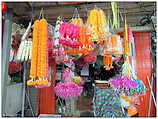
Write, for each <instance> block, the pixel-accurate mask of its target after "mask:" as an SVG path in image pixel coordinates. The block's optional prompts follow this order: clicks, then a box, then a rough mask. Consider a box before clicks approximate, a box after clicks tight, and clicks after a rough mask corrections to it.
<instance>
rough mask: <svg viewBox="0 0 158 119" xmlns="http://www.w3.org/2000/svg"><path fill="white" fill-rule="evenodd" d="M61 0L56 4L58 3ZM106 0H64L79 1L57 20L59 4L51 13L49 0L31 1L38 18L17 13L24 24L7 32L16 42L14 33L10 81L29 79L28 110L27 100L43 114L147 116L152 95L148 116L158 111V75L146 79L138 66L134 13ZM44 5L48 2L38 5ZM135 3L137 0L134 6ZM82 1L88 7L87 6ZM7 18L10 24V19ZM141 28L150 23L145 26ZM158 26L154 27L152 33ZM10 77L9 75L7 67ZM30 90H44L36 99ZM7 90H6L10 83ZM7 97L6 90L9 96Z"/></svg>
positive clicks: (25, 83) (23, 108)
mask: <svg viewBox="0 0 158 119" xmlns="http://www.w3.org/2000/svg"><path fill="white" fill-rule="evenodd" d="M57 3H58V4H60V2H57ZM57 3H55V2H52V4H55V5H54V7H55V8H57V7H58V4H57ZM91 3H92V4H91ZM103 3H104V2H103ZM103 3H101V2H96V3H95V2H94V3H93V2H72V3H67V2H61V6H60V7H62V6H63V7H64V5H65V6H69V7H72V12H71V13H69V16H68V17H65V16H64V13H65V11H64V9H63V10H62V9H61V11H60V13H59V12H58V13H57V14H56V17H55V18H54V19H53V20H54V21H53V23H52V22H51V19H52V18H51V15H50V14H51V12H54V11H55V8H54V11H51V9H50V10H49V9H46V8H47V7H48V6H47V5H48V4H49V3H47V5H46V3H42V2H41V3H40V2H39V3H29V2H28V3H27V5H28V6H29V7H31V10H28V11H30V13H31V15H30V17H28V19H27V20H26V21H23V22H22V21H18V20H17V19H14V21H16V22H17V23H14V25H12V29H11V30H12V31H10V33H8V34H3V36H4V37H3V38H4V39H3V46H4V44H5V43H6V44H7V42H9V41H5V39H7V36H6V35H8V37H9V35H10V36H11V39H10V40H11V42H10V46H11V50H10V51H8V52H9V54H10V55H9V56H8V57H7V55H6V54H5V55H4V54H3V55H4V58H5V59H6V61H5V63H7V60H8V61H9V63H8V64H7V66H8V67H9V68H8V69H5V70H7V72H6V73H8V75H9V77H10V79H11V80H10V82H12V83H15V82H16V83H18V82H21V83H22V85H23V89H22V90H21V91H23V93H22V97H21V99H22V103H21V104H22V106H21V109H20V112H19V115H20V116H22V117H25V115H27V114H26V105H27V106H28V107H29V108H30V110H31V114H32V116H36V117H37V116H38V117H42V116H44V117H45V116H46V117H48V115H49V116H52V117H53V115H54V116H56V117H57V116H59V117H82V114H83V115H84V113H85V111H88V112H89V114H87V115H86V113H85V117H86V116H90V115H91V116H90V117H106V118H109V117H112V118H115V117H138V116H139V117H141V116H142V115H141V114H142V112H141V109H140V107H142V105H143V104H142V101H143V100H144V98H145V97H149V94H150V101H149V104H146V105H147V106H148V107H149V108H148V117H149V116H150V112H151V110H154V111H155V110H156V97H155V94H156V92H155V89H154V88H155V87H154V86H155V81H154V79H155V77H154V73H152V76H150V75H148V76H147V80H146V81H145V80H144V79H141V78H140V76H139V74H138V70H137V58H138V54H137V52H138V51H137V48H138V47H139V46H137V45H138V43H137V42H138V41H136V39H137V40H138V38H137V37H136V35H135V31H137V29H136V28H138V27H133V26H132V25H133V24H132V23H131V21H132V20H131V21H130V16H128V15H127V14H125V12H126V11H127V12H128V10H127V9H123V8H122V7H121V6H122V5H124V6H125V4H126V3H120V2H105V4H106V5H107V7H108V9H105V7H104V6H103V5H102V4H103ZM18 4H19V6H20V3H14V2H13V3H5V5H8V6H16V5H18ZM21 4H23V3H21ZM36 4H41V5H42V4H43V6H40V7H37V6H34V5H36ZM130 4H135V3H128V5H127V6H130ZM142 4H143V2H142ZM75 5H76V6H75ZM79 5H80V6H81V5H83V6H82V7H83V9H81V8H79ZM139 5H141V2H140V4H139ZM69 7H67V9H70V8H69ZM50 8H51V6H50ZM6 9H7V8H6V7H5V9H4V11H3V15H4V16H5V17H4V19H7V15H8V14H9V13H11V11H10V10H9V7H8V9H7V11H5V10H6ZM129 9H130V8H129ZM13 10H15V11H16V10H17V9H15V8H13ZM56 10H57V9H56ZM153 11H154V10H153ZM21 12H22V11H21ZM62 12H63V13H62ZM138 12H139V11H138ZM83 13H84V15H83ZM52 14H54V13H52ZM153 14H155V13H152V16H154V15H153ZM25 15H26V16H28V14H27V13H26V14H25ZM49 15H50V16H49ZM10 16H11V15H10ZM14 16H16V14H15V13H14ZM17 16H18V15H17ZM26 16H21V17H23V18H24V17H26ZM52 16H53V15H52ZM138 20H139V19H138ZM142 22H143V23H147V22H145V21H143V20H142V21H141V23H142ZM4 23H5V25H8V26H9V23H10V22H8V23H7V21H4ZM152 23H153V22H152ZM10 24H11V23H10ZM21 24H22V25H21ZM131 24H132V25H131ZM149 24H150V23H149ZM20 25H21V26H20ZM4 28H5V27H4ZM141 28H143V29H145V28H146V27H145V26H143V27H140V28H139V29H138V31H139V30H140V29H141ZM149 28H150V29H149ZM153 28H155V27H154V26H153V27H152V28H151V27H148V29H147V31H152V30H153ZM151 29H152V30H151ZM4 32H5V33H6V30H4ZM142 37H143V36H142ZM8 46H9V44H8ZM4 48H5V49H6V48H7V47H6V46H5V47H4ZM145 52H146V51H144V54H145ZM142 53H143V52H142ZM3 61H4V59H3ZM3 67H4V66H3ZM139 70H141V69H139ZM19 77H21V78H19ZM3 78H6V74H5V72H4V74H3ZM149 78H150V79H149ZM21 79H22V80H21ZM5 83H6V82H5V80H4V82H3V84H5ZM4 87H5V86H4ZM152 89H153V90H154V91H153V90H152ZM28 90H30V92H32V91H33V90H34V91H36V92H34V93H32V97H33V96H35V95H34V94H36V96H35V97H36V101H35V102H36V103H35V102H32V104H31V103H30V100H32V97H31V96H30V95H31V94H30V93H28V92H29V91H28ZM148 90H150V92H149V91H148ZM3 91H4V92H3V94H5V89H4V90H3ZM29 97H30V98H31V99H30V98H29ZM6 98H7V96H5V95H3V101H4V100H5V99H6ZM33 105H34V106H33ZM35 105H36V106H35ZM3 109H4V110H5V105H3ZM154 111H153V112H152V113H154ZM4 112H5V111H4ZM6 115H7V114H6ZM145 115H147V114H145ZM153 115H154V114H153Z"/></svg>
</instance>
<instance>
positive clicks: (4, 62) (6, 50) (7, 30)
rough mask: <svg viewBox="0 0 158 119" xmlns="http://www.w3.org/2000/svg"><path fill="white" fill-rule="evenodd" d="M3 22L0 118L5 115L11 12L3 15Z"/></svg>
mask: <svg viewBox="0 0 158 119" xmlns="http://www.w3.org/2000/svg"><path fill="white" fill-rule="evenodd" d="M4 17H5V21H4V35H3V45H2V59H1V60H2V78H1V89H2V90H1V93H2V107H1V109H2V112H1V114H2V117H4V116H6V114H5V104H6V93H7V80H8V62H9V56H10V49H11V30H12V11H11V10H10V9H8V10H7V12H6V13H5V16H4Z"/></svg>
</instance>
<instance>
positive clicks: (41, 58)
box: [27, 19, 50, 88]
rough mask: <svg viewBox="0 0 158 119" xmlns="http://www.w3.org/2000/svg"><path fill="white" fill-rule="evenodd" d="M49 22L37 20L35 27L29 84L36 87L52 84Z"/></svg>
mask: <svg viewBox="0 0 158 119" xmlns="http://www.w3.org/2000/svg"><path fill="white" fill-rule="evenodd" d="M47 41H48V23H47V21H46V20H45V19H41V20H36V21H35V23H34V28H33V47H32V48H33V50H32V59H31V69H30V78H31V80H29V81H27V85H34V86H35V87H36V88H43V87H48V86H50V82H48V80H47V77H48V75H47V73H48V48H47Z"/></svg>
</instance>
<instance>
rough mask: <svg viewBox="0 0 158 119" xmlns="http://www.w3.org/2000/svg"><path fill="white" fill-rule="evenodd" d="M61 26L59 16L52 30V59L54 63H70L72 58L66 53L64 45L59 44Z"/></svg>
mask: <svg viewBox="0 0 158 119" xmlns="http://www.w3.org/2000/svg"><path fill="white" fill-rule="evenodd" d="M62 24H63V21H62V19H61V17H60V16H59V17H58V18H57V21H56V26H55V29H54V36H53V49H52V50H53V51H52V52H53V57H54V58H55V61H56V63H58V64H59V63H70V62H72V58H71V57H70V56H69V55H68V54H67V53H66V51H65V49H64V45H63V44H62V43H60V42H61V38H62V35H61V33H60V27H61V25H62Z"/></svg>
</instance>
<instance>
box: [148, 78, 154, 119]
mask: <svg viewBox="0 0 158 119" xmlns="http://www.w3.org/2000/svg"><path fill="white" fill-rule="evenodd" d="M153 79H154V78H153V76H152V79H151V86H153V81H154V80H153ZM151 102H152V94H151V91H150V99H149V107H148V117H150V109H151Z"/></svg>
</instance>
